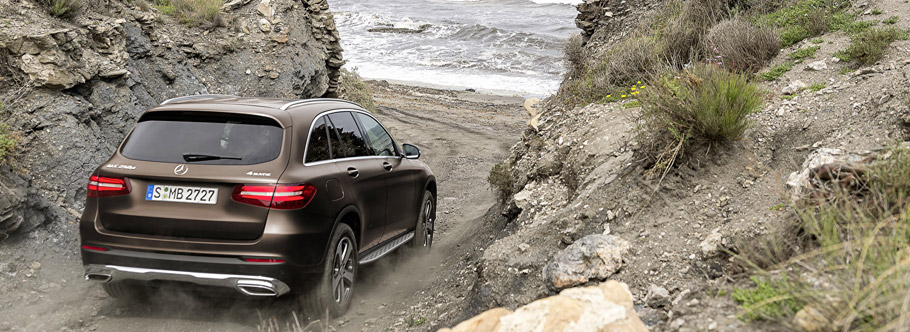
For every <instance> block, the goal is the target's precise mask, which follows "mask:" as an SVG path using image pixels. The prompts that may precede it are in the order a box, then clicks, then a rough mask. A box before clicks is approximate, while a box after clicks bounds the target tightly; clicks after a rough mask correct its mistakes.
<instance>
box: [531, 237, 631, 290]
mask: <svg viewBox="0 0 910 332" xmlns="http://www.w3.org/2000/svg"><path fill="white" fill-rule="evenodd" d="M629 249H631V245H630V244H629V242H628V241H625V240H623V239H621V238H619V237H617V236H614V235H604V234H593V235H588V236H585V237H583V238H581V239H580V240H578V241H575V242H574V243H572V245H570V246H568V247H566V249H564V250H563V251H561V252H559V253H557V254H556V255H555V256H554V257H553V259H552V260H550V262H549V263H547V265H546V267H545V268H544V280H545V282H546V283H547V287H549V288H550V289H553V290H560V289H565V288H568V287H573V286H578V285H582V284H585V283H587V282H589V281H592V280H604V279H606V278H607V277H609V276H611V275H613V274H614V273H616V271H618V270H619V269H620V268H621V267H622V263H623V262H622V256H623V255H625V254H626V253H628V252H629Z"/></svg>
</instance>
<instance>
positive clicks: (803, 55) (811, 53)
mask: <svg viewBox="0 0 910 332" xmlns="http://www.w3.org/2000/svg"><path fill="white" fill-rule="evenodd" d="M820 48H821V47H820V46H812V47H809V48H802V49H799V50H796V51H794V52H793V53H790V54H787V57H788V58H790V60H795V61H797V62H798V61H802V60H804V59H808V58H814V57H815V52H816V51H818V49H820Z"/></svg>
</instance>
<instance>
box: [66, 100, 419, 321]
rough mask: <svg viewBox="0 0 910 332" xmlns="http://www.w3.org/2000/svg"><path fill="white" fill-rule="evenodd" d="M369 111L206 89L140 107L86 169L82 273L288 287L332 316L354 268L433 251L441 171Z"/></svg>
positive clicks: (135, 288) (112, 282) (133, 285)
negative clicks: (408, 250) (132, 122)
mask: <svg viewBox="0 0 910 332" xmlns="http://www.w3.org/2000/svg"><path fill="white" fill-rule="evenodd" d="M419 157H420V151H419V150H418V149H417V147H415V146H413V145H410V144H403V145H402V146H401V148H399V146H398V145H397V144H396V143H395V140H394V139H392V137H391V136H390V135H389V133H388V132H387V131H386V130H385V128H383V126H382V125H381V124H380V123H379V121H377V120H376V118H374V117H373V116H372V115H371V114H370V113H369V112H366V111H364V110H363V108H361V107H360V106H358V105H356V104H354V103H351V102H347V101H343V100H337V99H308V100H279V99H260V98H240V97H235V96H220V95H199V96H188V97H181V98H175V99H171V100H168V101H165V102H163V103H162V104H161V105H160V106H158V107H155V108H153V109H151V110H148V111H146V112H145V113H144V114H142V116H141V117H140V118H139V121H138V123H137V124H136V126H135V127H134V128H133V130H132V132H130V134H129V135H127V138H126V139H125V140H124V142H123V143H122V144H121V145H120V148H119V149H118V150H117V151H116V152H115V153H114V155H113V156H112V157H111V158H110V160H108V161H107V162H106V163H104V164H103V165H101V166H100V167H98V169H96V170H95V172H94V173H93V174H92V175H91V178H90V179H89V184H88V194H87V196H88V198H87V200H86V204H85V213H84V214H83V215H82V220H81V226H80V233H81V244H82V262H83V264H84V265H85V278H86V280H92V281H98V282H101V283H103V287H104V290H105V291H107V292H108V294H110V295H111V296H114V297H128V296H132V295H135V294H136V293H137V292H140V291H142V290H145V289H147V288H148V287H155V286H159V285H164V284H177V285H185V284H196V285H205V286H218V287H228V288H233V289H236V290H237V291H239V292H240V293H242V294H245V295H249V296H281V295H284V294H287V293H289V292H291V291H294V293H295V294H298V295H299V299H300V303H301V304H302V305H304V306H305V307H306V308H308V309H310V310H316V312H323V311H324V310H328V311H329V312H330V313H331V314H333V315H335V316H337V315H341V314H343V313H344V312H345V311H346V310H347V309H348V307H349V306H350V303H351V296H352V294H353V290H354V282H355V280H356V277H357V270H358V266H359V265H360V264H366V263H370V262H373V261H375V260H377V259H379V258H380V257H382V256H383V255H385V254H388V253H389V252H391V251H393V250H394V249H396V248H398V247H400V246H402V245H403V244H406V243H410V244H411V245H412V246H414V247H418V248H419V250H429V247H430V246H431V245H432V242H433V228H434V220H435V216H436V209H435V206H436V199H435V197H436V179H435V177H434V176H433V173H432V172H431V171H430V169H429V167H427V165H426V164H424V163H423V162H421V161H418V160H417V158H419Z"/></svg>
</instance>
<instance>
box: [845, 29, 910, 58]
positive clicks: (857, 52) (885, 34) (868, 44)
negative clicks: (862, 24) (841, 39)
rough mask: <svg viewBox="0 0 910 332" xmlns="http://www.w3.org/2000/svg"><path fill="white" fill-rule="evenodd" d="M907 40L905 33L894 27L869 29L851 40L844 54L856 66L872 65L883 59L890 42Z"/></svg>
mask: <svg viewBox="0 0 910 332" xmlns="http://www.w3.org/2000/svg"><path fill="white" fill-rule="evenodd" d="M907 38H908V33H907V31H904V30H901V29H898V28H895V27H890V28H873V29H869V30H866V31H864V32H862V33H859V34H858V35H856V36H854V37H853V38H852V39H851V41H850V46H848V47H847V50H846V51H845V54H846V55H847V56H848V57H849V59H852V60H856V64H857V65H858V66H863V65H869V64H874V63H875V62H877V61H878V60H881V59H882V57H884V55H885V50H887V49H888V46H890V45H891V43H892V42H894V41H896V40H900V39H907Z"/></svg>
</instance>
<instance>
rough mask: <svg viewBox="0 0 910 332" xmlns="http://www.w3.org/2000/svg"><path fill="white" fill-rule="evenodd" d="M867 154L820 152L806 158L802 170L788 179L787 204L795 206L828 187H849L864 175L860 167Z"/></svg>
mask: <svg viewBox="0 0 910 332" xmlns="http://www.w3.org/2000/svg"><path fill="white" fill-rule="evenodd" d="M868 158H869V154H868V153H862V154H860V153H847V152H844V151H843V150H840V149H829V148H820V149H817V150H815V151H812V153H809V156H808V157H806V160H805V161H804V162H803V165H802V169H801V170H799V171H796V172H793V173H790V176H789V177H788V179H787V186H788V187H789V188H790V200H791V201H793V202H794V203H796V202H798V201H800V200H802V199H804V198H806V197H807V196H808V195H809V194H811V193H813V192H815V191H817V190H818V189H819V188H824V187H827V184H828V183H831V182H835V183H838V184H839V185H852V184H854V183H853V182H854V180H856V177H857V176H859V175H861V173H863V172H864V170H863V164H864V162H865V161H867V160H868Z"/></svg>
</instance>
